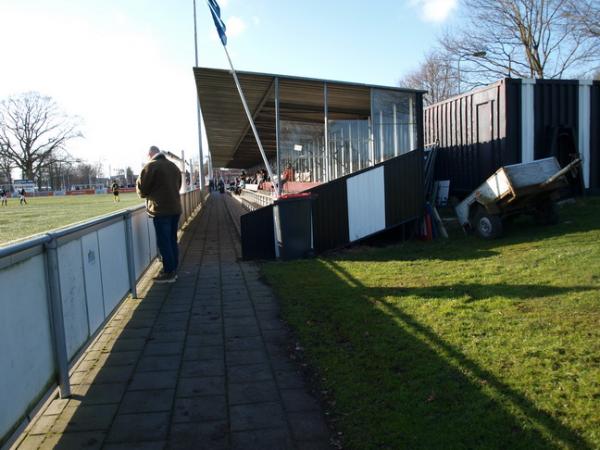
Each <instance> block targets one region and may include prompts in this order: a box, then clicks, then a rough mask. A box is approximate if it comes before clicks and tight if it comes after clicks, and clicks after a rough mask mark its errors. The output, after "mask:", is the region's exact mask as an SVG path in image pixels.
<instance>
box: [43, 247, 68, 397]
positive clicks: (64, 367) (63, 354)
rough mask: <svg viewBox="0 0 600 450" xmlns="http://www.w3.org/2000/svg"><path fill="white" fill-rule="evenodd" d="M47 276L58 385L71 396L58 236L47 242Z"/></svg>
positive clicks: (62, 394) (62, 392)
mask: <svg viewBox="0 0 600 450" xmlns="http://www.w3.org/2000/svg"><path fill="white" fill-rule="evenodd" d="M45 247H46V262H47V265H46V267H47V268H48V269H47V277H48V287H49V293H50V297H49V301H50V305H49V306H50V312H51V317H52V344H53V348H54V359H55V362H56V366H57V368H58V386H59V389H60V396H61V398H66V397H70V396H71V385H70V384H69V357H68V354H67V337H66V335H65V323H64V316H63V309H62V294H61V292H60V272H59V264H58V242H57V241H56V238H54V237H53V238H52V240H51V241H50V242H48V243H46V244H45Z"/></svg>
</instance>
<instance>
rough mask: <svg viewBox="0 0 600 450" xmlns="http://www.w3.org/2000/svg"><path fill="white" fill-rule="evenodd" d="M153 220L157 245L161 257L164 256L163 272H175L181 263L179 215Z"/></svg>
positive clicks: (159, 217) (158, 217)
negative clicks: (178, 240)
mask: <svg viewBox="0 0 600 450" xmlns="http://www.w3.org/2000/svg"><path fill="white" fill-rule="evenodd" d="M153 219H154V220H153V221H154V231H156V245H157V246H158V251H159V252H160V256H162V262H163V271H164V272H175V271H176V270H177V265H178V263H179V248H178V246H177V225H178V224H179V214H178V215H175V216H156V217H154V218H153Z"/></svg>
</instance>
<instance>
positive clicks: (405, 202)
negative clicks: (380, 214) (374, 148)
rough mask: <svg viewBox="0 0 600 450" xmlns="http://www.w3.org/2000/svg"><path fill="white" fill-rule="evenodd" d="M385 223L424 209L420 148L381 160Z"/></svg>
mask: <svg viewBox="0 0 600 450" xmlns="http://www.w3.org/2000/svg"><path fill="white" fill-rule="evenodd" d="M384 183H385V224H386V227H387V228H390V227H393V226H396V225H400V224H401V223H404V222H407V221H409V220H412V219H414V218H416V217H420V216H421V215H422V213H423V204H424V203H425V194H424V192H423V189H424V187H423V150H415V151H414V152H410V153H407V154H406V155H402V156H399V157H397V158H394V159H392V160H389V161H387V162H386V163H385V164H384Z"/></svg>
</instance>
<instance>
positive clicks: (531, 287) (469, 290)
mask: <svg viewBox="0 0 600 450" xmlns="http://www.w3.org/2000/svg"><path fill="white" fill-rule="evenodd" d="M328 263H329V264H331V265H334V266H335V267H336V270H343V269H340V268H339V266H338V265H337V264H335V263H334V262H332V261H328ZM361 286H362V285H361ZM362 288H365V289H367V288H366V287H365V286H362ZM596 289H597V287H595V286H570V287H562V286H547V285H536V284H505V283H491V284H479V283H459V284H449V285H440V286H428V287H420V288H414V287H411V288H405V287H373V288H370V289H369V295H371V296H373V295H374V296H376V297H379V298H383V297H386V296H395V297H406V296H417V297H421V298H424V299H429V298H433V299H438V298H447V299H456V298H464V297H467V299H466V301H467V302H473V301H479V300H484V299H489V298H490V297H507V298H511V299H519V300H532V299H536V298H541V297H552V296H554V295H560V294H567V293H570V292H585V291H592V290H596Z"/></svg>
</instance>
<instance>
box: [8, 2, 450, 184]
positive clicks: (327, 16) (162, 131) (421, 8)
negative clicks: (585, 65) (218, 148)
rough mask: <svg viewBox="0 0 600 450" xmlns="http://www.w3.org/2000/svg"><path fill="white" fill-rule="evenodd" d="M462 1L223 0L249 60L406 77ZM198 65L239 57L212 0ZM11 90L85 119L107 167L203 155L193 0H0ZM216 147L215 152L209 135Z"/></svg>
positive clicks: (242, 58)
mask: <svg viewBox="0 0 600 450" xmlns="http://www.w3.org/2000/svg"><path fill="white" fill-rule="evenodd" d="M457 2H458V0H395V1H394V0H370V1H369V2H367V1H364V0H362V1H358V0H344V1H342V0H302V1H295V0H220V1H219V5H220V6H221V12H222V14H221V16H222V17H223V19H224V20H225V22H226V24H227V36H228V45H227V48H228V50H229V52H230V54H231V58H232V60H233V63H234V65H235V68H236V69H238V70H248V71H255V72H264V73H277V74H283V75H296V76H304V77H314V78H324V79H332V80H343V81H352V82H358V83H369V84H379V85H388V86H396V85H398V80H399V79H400V77H401V76H402V75H404V74H406V73H407V72H409V71H411V70H414V69H415V68H416V67H417V66H418V64H419V62H420V61H421V59H422V57H423V55H424V53H425V52H426V51H428V50H429V49H430V48H432V47H433V46H434V45H435V40H436V38H437V36H438V35H439V34H440V33H441V32H442V31H443V30H444V29H445V28H446V27H447V26H449V24H451V23H452V22H453V21H454V20H456V19H457V16H458V11H459V8H458V4H457ZM196 8H197V27H198V28H197V29H198V32H197V36H198V41H197V42H198V65H199V66H201V67H215V68H228V63H227V59H226V56H225V53H224V51H223V48H222V46H221V43H220V41H219V39H218V37H217V34H216V32H215V30H214V25H213V23H212V19H211V17H210V12H209V9H208V6H207V5H206V2H205V1H204V0H197V1H196ZM0 55H1V58H2V59H1V63H0V99H3V98H6V97H8V96H11V95H16V94H20V93H23V92H29V91H37V92H40V93H41V94H43V95H48V96H51V97H52V98H53V99H54V100H55V101H56V102H58V104H59V105H60V106H61V107H62V109H63V110H64V111H65V112H67V113H68V114H70V115H73V116H77V117H78V118H79V119H80V120H81V131H82V133H83V135H84V138H81V139H76V140H73V141H70V142H69V143H68V147H67V150H68V151H69V152H70V153H71V154H72V155H73V156H75V157H76V158H81V159H84V160H86V161H88V162H90V163H93V164H95V163H98V162H100V163H101V164H102V165H103V167H104V175H105V176H108V175H109V169H110V171H111V174H115V173H116V170H117V169H124V168H125V167H127V166H129V167H132V168H133V170H134V172H135V173H138V172H139V169H140V168H141V166H142V165H143V163H144V162H145V155H146V152H147V149H148V147H149V146H150V145H157V146H159V148H161V149H164V150H169V151H171V152H173V153H176V154H178V155H179V154H181V152H182V151H184V152H185V158H186V159H188V160H189V159H190V158H192V157H194V158H197V157H198V153H199V152H198V125H197V116H196V89H195V84H194V78H193V73H192V68H193V66H194V65H195V55H194V18H193V0H171V1H166V0H102V1H98V0H94V1H91V0H77V1H73V0H0ZM203 141H204V149H205V153H206V149H207V147H206V140H205V139H203Z"/></svg>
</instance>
